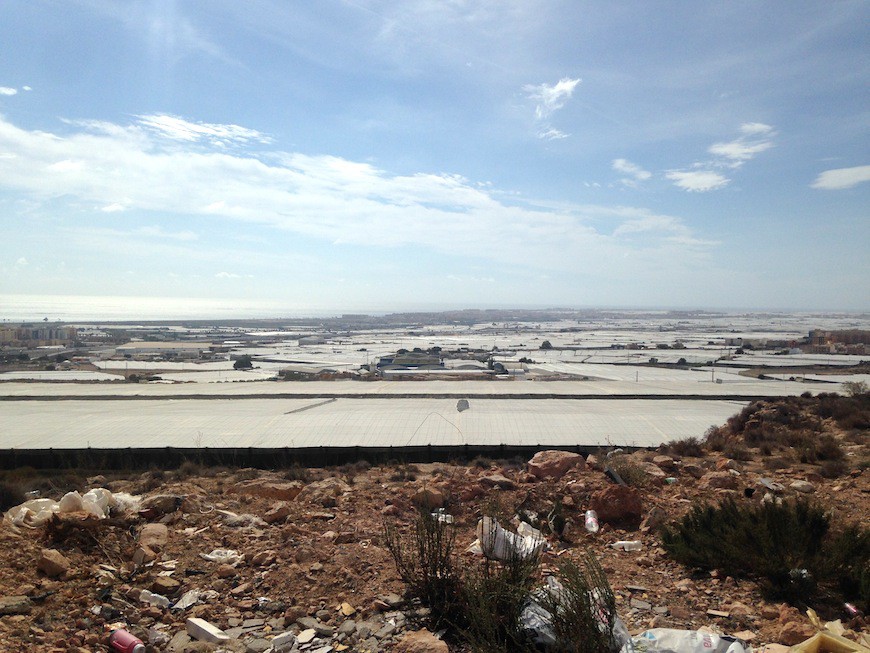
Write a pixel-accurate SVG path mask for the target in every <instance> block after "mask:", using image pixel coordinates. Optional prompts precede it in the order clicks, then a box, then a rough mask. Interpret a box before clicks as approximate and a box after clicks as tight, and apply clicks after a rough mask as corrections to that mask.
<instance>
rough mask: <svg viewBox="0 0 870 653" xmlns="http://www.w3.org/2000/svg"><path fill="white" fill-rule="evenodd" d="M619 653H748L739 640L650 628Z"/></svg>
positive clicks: (750, 649) (699, 633) (699, 631)
mask: <svg viewBox="0 0 870 653" xmlns="http://www.w3.org/2000/svg"><path fill="white" fill-rule="evenodd" d="M620 653H752V647H751V646H749V644H747V643H746V642H744V641H743V640H742V639H737V638H736V637H727V636H725V635H714V634H713V633H708V632H704V631H701V630H676V629H673V628H653V629H652V630H646V631H644V632H642V633H641V634H640V635H637V636H636V637H632V638H631V640H629V641H628V642H626V643H625V645H624V646H623V647H622V649H621V650H620Z"/></svg>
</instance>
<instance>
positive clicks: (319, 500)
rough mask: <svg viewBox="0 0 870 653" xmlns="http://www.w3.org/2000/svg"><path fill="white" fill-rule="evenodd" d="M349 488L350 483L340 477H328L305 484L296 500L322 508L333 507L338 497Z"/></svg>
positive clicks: (348, 490)
mask: <svg viewBox="0 0 870 653" xmlns="http://www.w3.org/2000/svg"><path fill="white" fill-rule="evenodd" d="M350 490H351V488H350V485H348V484H347V483H345V482H344V481H343V480H341V479H340V478H335V477H330V478H325V479H323V480H322V481H315V482H314V483H309V484H308V485H306V486H305V487H304V488H302V492H300V493H299V496H298V497H297V499H296V500H297V501H306V502H308V503H311V504H317V505H320V506H322V507H324V508H334V507H335V506H336V505H337V499H338V497H340V496H341V495H342V494H344V493H346V492H350Z"/></svg>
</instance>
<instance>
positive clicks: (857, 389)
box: [843, 381, 870, 397]
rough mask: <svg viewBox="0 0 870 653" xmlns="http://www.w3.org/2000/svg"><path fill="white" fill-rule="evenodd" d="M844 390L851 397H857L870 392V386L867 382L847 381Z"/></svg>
mask: <svg viewBox="0 0 870 653" xmlns="http://www.w3.org/2000/svg"><path fill="white" fill-rule="evenodd" d="M843 390H845V391H846V394H847V395H849V396H850V397H857V396H859V395H865V394H867V393H868V392H870V386H868V385H867V382H866V381H846V382H845V383H843Z"/></svg>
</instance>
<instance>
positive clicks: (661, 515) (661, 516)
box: [640, 506, 669, 531]
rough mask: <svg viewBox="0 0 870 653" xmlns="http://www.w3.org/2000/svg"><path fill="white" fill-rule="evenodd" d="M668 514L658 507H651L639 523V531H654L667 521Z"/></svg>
mask: <svg viewBox="0 0 870 653" xmlns="http://www.w3.org/2000/svg"><path fill="white" fill-rule="evenodd" d="M668 517H669V515H668V513H667V512H665V511H664V509H662V508H659V507H658V506H653V507H652V508H651V509H650V511H649V512H648V513H647V514H646V517H644V518H643V521H642V522H641V523H640V530H642V531H654V530H657V529H658V527H659V526H661V525H662V524H664V523H665V522H666V521H667V520H668Z"/></svg>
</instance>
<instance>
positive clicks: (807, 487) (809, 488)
mask: <svg viewBox="0 0 870 653" xmlns="http://www.w3.org/2000/svg"><path fill="white" fill-rule="evenodd" d="M789 487H790V488H791V489H792V490H794V491H795V492H801V493H803V494H812V493H813V492H815V491H816V486H815V485H813V484H812V483H810V482H809V481H794V482H792V483H789Z"/></svg>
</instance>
